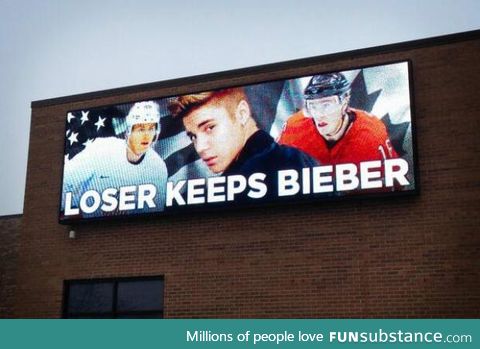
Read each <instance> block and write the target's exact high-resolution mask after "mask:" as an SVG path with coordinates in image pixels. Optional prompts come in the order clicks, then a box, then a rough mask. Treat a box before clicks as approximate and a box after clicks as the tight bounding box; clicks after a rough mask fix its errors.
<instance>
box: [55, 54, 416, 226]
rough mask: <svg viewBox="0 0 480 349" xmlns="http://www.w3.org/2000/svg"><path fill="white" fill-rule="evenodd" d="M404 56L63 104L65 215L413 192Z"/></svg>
mask: <svg viewBox="0 0 480 349" xmlns="http://www.w3.org/2000/svg"><path fill="white" fill-rule="evenodd" d="M411 91H412V87H411V77H410V62H408V61H403V62H395V63H389V64H383V65H377V66H368V67H359V68H356V69H351V70H345V71H338V72H326V73H325V72H323V73H322V72H319V73H318V74H313V75H309V76H300V77H296V78H290V79H285V80H275V81H268V82H262V83H257V84H250V85H245V86H233V87H226V88H221V89H217V90H211V91H200V92H198V91H194V92H192V93H191V94H184V95H180V96H169V97H161V98H157V99H151V100H142V101H136V102H132V103H124V104H118V105H109V106H104V107H96V108H91V109H84V110H74V111H70V112H68V113H67V115H66V116H65V118H66V130H65V131H66V137H65V154H64V155H65V159H64V168H63V184H62V193H61V204H60V222H61V223H72V222H79V221H83V220H92V219H100V218H110V217H119V216H122V217H123V216H133V215H135V216H136V215H149V214H170V213H179V212H189V211H191V210H199V209H202V210H203V209H215V210H218V209H220V208H232V207H245V206H247V207H251V206H255V205H263V204H273V203H281V202H284V203H292V202H301V201H316V200H323V199H333V198H344V197H352V196H359V195H360V196H361V195H371V194H375V195H392V194H400V193H406V192H415V190H416V185H415V167H414V162H415V161H414V160H415V159H414V153H415V151H414V142H413V136H414V132H413V130H412V126H413V125H412V103H411V95H412V94H411Z"/></svg>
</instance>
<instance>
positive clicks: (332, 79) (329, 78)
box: [304, 73, 350, 101]
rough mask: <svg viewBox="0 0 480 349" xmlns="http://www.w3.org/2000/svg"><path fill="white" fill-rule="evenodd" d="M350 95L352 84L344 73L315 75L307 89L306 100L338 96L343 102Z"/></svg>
mask: <svg viewBox="0 0 480 349" xmlns="http://www.w3.org/2000/svg"><path fill="white" fill-rule="evenodd" d="M349 94H350V83H349V82H348V80H347V78H346V77H345V75H343V74H342V73H328V74H319V75H314V76H313V77H312V78H311V79H310V82H309V83H308V86H307V87H306V88H305V91H304V96H305V99H317V98H322V97H328V96H338V97H339V99H340V101H342V100H343V99H344V98H345V97H346V96H348V95H349Z"/></svg>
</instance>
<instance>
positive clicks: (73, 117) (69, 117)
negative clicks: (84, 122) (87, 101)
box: [67, 113, 75, 123]
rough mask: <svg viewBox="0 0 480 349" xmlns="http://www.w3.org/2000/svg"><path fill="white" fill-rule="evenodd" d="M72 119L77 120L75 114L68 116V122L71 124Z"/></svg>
mask: <svg viewBox="0 0 480 349" xmlns="http://www.w3.org/2000/svg"><path fill="white" fill-rule="evenodd" d="M72 119H75V115H73V113H68V114H67V122H68V123H70V122H71V121H72Z"/></svg>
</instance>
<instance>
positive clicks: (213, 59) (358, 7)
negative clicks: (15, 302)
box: [0, 0, 480, 216]
mask: <svg viewBox="0 0 480 349" xmlns="http://www.w3.org/2000/svg"><path fill="white" fill-rule="evenodd" d="M474 29H480V1H478V0H432V1H419V0H402V1H394V0H375V1H374V0H369V1H368V0H363V1H353V0H344V1H341V2H338V1H313V0H310V1H304V0H294V1H278V0H275V1H273V0H267V1H259V0H256V1H253V0H242V1H238V2H236V1H220V0H217V1H208V0H203V1H201V2H200V1H191V0H182V1H172V0H169V1H158V0H157V1H153V0H152V1H149V0H143V1H142V0H135V1H130V0H124V1H113V0H106V1H102V0H81V1H80V0H78V1H66V0H63V1H62V0H44V1H35V0H31V1H26V0H0V106H1V109H2V112H1V114H0V125H2V127H1V128H0V149H1V150H2V152H3V154H2V156H1V157H0V216H1V215H10V214H18V213H22V212H23V197H24V187H25V174H26V165H27V156H28V138H29V128H30V113H31V109H30V102H31V101H32V100H39V99H46V98H53V97H60V96H66V95H72V94H78V93H83V92H91V91H98V90H104V89H109V88H115V87H123V86H129V85H135V84H141V83H147V82H153V81H161V80H166V79H173V78H179V77H185V76H191V75H198V74H204V73H212V72H218V71H223V70H229V69H236V68H243V67H250V66H255V65H260V64H266V63H275V62H281V61H285V60H291V59H297V58H305V57H311V56H318V55H323V54H327V53H334V52H342V51H347V50H352V49H359V48H365V47H372V46H378V45H386V44H391V43H396V42H402V41H408V40H414V39H419V38H426V37H432V36H439V35H445V34H451V33H456V32H462V31H468V30H474ZM58 132H61V133H63V132H64V130H63V129H62V130H58ZM58 156H62V154H58ZM52 175H58V176H59V177H60V176H61V173H58V174H52ZM45 199H46V200H47V199H48V200H57V199H58V198H57V197H55V198H45Z"/></svg>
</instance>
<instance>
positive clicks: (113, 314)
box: [62, 275, 165, 319]
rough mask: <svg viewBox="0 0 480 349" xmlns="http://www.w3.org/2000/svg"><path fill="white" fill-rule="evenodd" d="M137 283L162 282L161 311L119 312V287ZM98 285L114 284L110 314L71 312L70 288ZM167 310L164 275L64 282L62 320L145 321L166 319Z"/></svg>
mask: <svg viewBox="0 0 480 349" xmlns="http://www.w3.org/2000/svg"><path fill="white" fill-rule="evenodd" d="M136 281H139V282H141V281H162V287H163V294H162V299H161V303H162V304H161V309H154V310H130V311H118V310H117V308H118V287H119V284H120V283H122V282H136ZM97 283H112V284H113V291H112V292H113V294H112V310H111V311H108V312H70V311H69V309H68V308H69V297H70V288H71V286H72V285H78V284H87V285H93V284H97ZM164 310H165V277H164V276H163V275H157V276H139V277H117V278H92V279H69V280H64V281H63V301H62V319H121V318H124V317H126V318H130V319H135V318H138V319H143V318H144V317H143V316H147V317H145V318H151V319H153V318H159V319H163V318H164ZM149 315H150V316H152V315H159V317H153V316H152V317H149Z"/></svg>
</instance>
